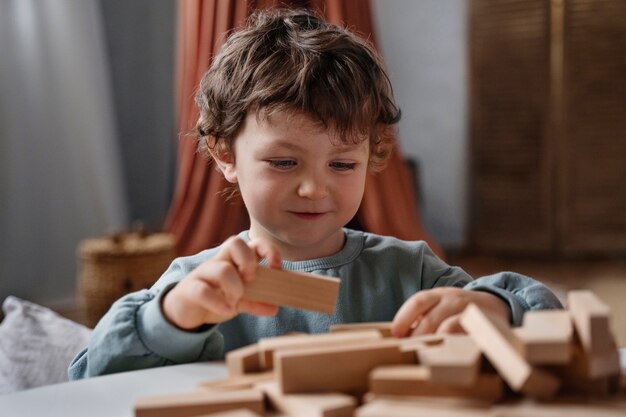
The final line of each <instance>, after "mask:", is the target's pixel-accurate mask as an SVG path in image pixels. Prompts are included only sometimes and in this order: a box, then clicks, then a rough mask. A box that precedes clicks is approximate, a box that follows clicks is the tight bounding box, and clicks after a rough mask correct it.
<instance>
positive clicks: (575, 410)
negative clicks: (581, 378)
mask: <svg viewBox="0 0 626 417" xmlns="http://www.w3.org/2000/svg"><path fill="white" fill-rule="evenodd" d="M493 413H494V414H493V415H494V416H498V417H623V416H624V415H626V408H625V406H624V404H623V403H619V402H616V403H614V404H613V403H611V402H609V401H607V402H604V401H602V402H600V401H590V402H585V401H577V400H575V399H573V400H567V401H563V400H555V401H550V402H532V401H524V402H523V403H519V404H506V405H500V406H497V407H494V410H493Z"/></svg>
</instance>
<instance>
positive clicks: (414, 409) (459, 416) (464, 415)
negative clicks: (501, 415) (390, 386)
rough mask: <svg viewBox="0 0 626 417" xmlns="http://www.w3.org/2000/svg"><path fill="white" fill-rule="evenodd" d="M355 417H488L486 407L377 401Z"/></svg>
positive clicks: (361, 408)
mask: <svg viewBox="0 0 626 417" xmlns="http://www.w3.org/2000/svg"><path fill="white" fill-rule="evenodd" d="M354 415H355V417H420V416H428V417H487V416H490V415H491V413H490V411H489V409H486V408H484V407H456V406H447V405H444V404H433V403H429V402H421V401H420V402H417V401H399V400H389V399H377V400H374V401H372V402H370V403H368V404H365V405H363V406H362V407H359V408H358V409H357V410H356V413H355V414H354Z"/></svg>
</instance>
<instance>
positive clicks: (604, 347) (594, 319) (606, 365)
mask: <svg viewBox="0 0 626 417" xmlns="http://www.w3.org/2000/svg"><path fill="white" fill-rule="evenodd" d="M567 302H568V308H569V311H570V313H571V315H572V319H573V321H574V328H575V330H576V336H577V340H578V341H579V342H580V344H581V346H582V350H583V352H584V353H585V356H586V358H585V363H586V376H587V377H588V378H600V377H605V376H611V375H615V374H619V372H620V367H619V353H618V352H617V347H616V343H615V338H614V337H613V334H612V333H611V330H610V326H609V317H610V309H609V307H608V306H607V305H606V304H604V303H603V302H602V301H601V300H600V299H599V298H598V297H596V296H595V294H593V292H591V291H586V290H579V291H570V292H569V293H568V294H567Z"/></svg>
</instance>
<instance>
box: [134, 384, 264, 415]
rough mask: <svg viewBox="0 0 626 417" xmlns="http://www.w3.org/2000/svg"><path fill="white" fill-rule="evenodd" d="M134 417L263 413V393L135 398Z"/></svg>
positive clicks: (247, 392) (256, 391)
mask: <svg viewBox="0 0 626 417" xmlns="http://www.w3.org/2000/svg"><path fill="white" fill-rule="evenodd" d="M134 408H135V417H190V416H197V415H200V414H210V413H216V412H221V411H229V410H236V409H240V408H245V409H247V410H250V411H253V412H255V413H258V414H263V411H264V408H263V393H262V392H261V391H258V390H242V391H222V392H215V393H211V392H207V391H198V392H189V393H184V394H174V395H156V396H149V397H139V398H137V400H136V401H135V407H134Z"/></svg>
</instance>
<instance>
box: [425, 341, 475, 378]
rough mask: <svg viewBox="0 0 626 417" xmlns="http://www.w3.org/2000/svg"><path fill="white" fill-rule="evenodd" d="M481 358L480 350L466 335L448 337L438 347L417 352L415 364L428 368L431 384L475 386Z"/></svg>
mask: <svg viewBox="0 0 626 417" xmlns="http://www.w3.org/2000/svg"><path fill="white" fill-rule="evenodd" d="M481 357H482V353H481V352H480V349H478V346H477V345H476V343H475V342H474V341H473V340H472V338H471V337H470V336H467V335H448V336H447V337H446V338H445V339H444V342H443V343H442V344H440V345H435V346H432V347H427V348H423V349H419V350H417V358H418V360H417V362H418V363H419V364H421V365H425V366H428V368H429V370H430V382H431V383H433V384H446V385H452V386H471V385H473V384H475V383H476V380H477V378H478V373H479V371H480V365H481Z"/></svg>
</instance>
